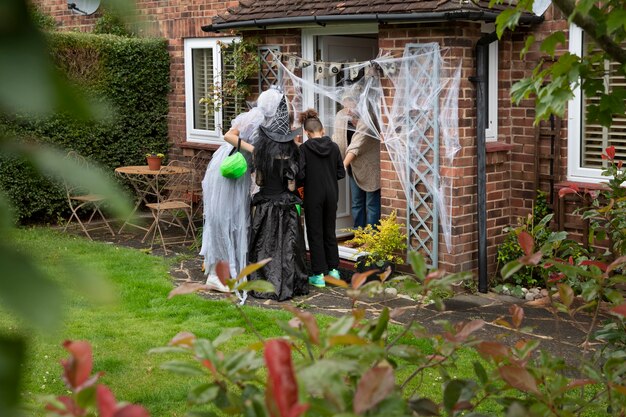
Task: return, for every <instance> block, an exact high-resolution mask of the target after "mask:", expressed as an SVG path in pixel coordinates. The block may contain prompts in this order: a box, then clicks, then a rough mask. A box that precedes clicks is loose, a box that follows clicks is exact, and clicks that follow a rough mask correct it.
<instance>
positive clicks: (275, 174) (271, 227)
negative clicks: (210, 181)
mask: <svg viewBox="0 0 626 417" xmlns="http://www.w3.org/2000/svg"><path fill="white" fill-rule="evenodd" d="M258 133H259V137H258V140H257V144H256V146H255V147H254V165H255V168H256V183H257V185H258V186H259V187H260V189H259V192H258V193H257V194H255V196H254V198H253V200H252V208H253V216H252V224H251V230H250V241H249V242H250V245H249V250H248V260H249V262H251V263H253V262H258V261H260V260H262V259H265V258H272V260H271V261H270V262H269V263H268V264H267V265H265V266H264V267H263V268H261V269H260V270H258V271H257V272H255V273H254V274H252V275H251V276H250V279H251V280H255V279H265V280H267V281H269V282H271V283H272V284H273V285H274V287H275V293H258V292H251V295H252V296H253V297H257V298H270V299H274V300H278V301H284V300H288V299H290V298H292V297H294V296H299V295H306V294H308V292H309V290H308V281H307V273H306V265H305V260H304V259H305V246H304V236H303V233H302V226H301V224H300V207H301V204H302V200H301V199H300V197H298V196H297V195H296V194H295V193H294V191H295V190H296V180H297V179H300V178H301V177H302V173H301V170H300V153H299V151H298V146H297V145H296V143H295V142H294V139H295V137H296V135H297V134H298V133H299V130H296V131H291V129H290V120H289V111H288V109H287V102H286V99H285V97H284V96H283V100H282V101H281V103H280V105H279V107H278V110H277V114H276V116H275V118H274V122H273V123H272V124H271V125H269V126H267V127H265V126H260V127H259V132H258Z"/></svg>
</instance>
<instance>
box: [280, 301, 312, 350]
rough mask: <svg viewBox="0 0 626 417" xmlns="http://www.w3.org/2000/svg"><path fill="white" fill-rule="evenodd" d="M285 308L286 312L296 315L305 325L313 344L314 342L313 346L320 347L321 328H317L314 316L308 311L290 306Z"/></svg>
mask: <svg viewBox="0 0 626 417" xmlns="http://www.w3.org/2000/svg"><path fill="white" fill-rule="evenodd" d="M284 308H285V310H288V311H290V312H291V313H293V314H295V315H296V317H298V318H299V319H300V321H301V322H302V324H304V328H305V329H306V332H307V334H308V335H309V338H310V339H311V342H313V344H315V345H319V344H320V329H319V327H317V321H316V320H315V316H313V314H311V313H309V312H308V311H302V310H299V309H297V308H295V307H293V306H290V305H286V306H285V307H284Z"/></svg>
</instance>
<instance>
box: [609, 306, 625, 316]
mask: <svg viewBox="0 0 626 417" xmlns="http://www.w3.org/2000/svg"><path fill="white" fill-rule="evenodd" d="M609 311H610V312H611V313H613V314H617V315H620V316H622V317H626V303H624V304H621V305H618V306H616V307H613V308H612V309H611V310H609Z"/></svg>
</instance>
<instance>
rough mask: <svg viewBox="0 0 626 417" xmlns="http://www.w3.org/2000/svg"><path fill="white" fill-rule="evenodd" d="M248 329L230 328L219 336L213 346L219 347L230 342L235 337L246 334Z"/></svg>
mask: <svg viewBox="0 0 626 417" xmlns="http://www.w3.org/2000/svg"><path fill="white" fill-rule="evenodd" d="M245 332H246V329H244V328H243V327H229V328H227V329H224V330H222V331H221V333H220V334H219V336H217V337H216V338H215V339H214V340H213V346H215V347H218V346H220V345H221V344H222V343H225V342H227V341H229V340H230V339H231V338H232V337H233V336H239V335H240V334H244V333H245Z"/></svg>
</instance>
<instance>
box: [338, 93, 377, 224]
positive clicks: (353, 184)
mask: <svg viewBox="0 0 626 417" xmlns="http://www.w3.org/2000/svg"><path fill="white" fill-rule="evenodd" d="M342 104H343V106H344V108H343V109H341V110H340V111H339V112H338V113H337V115H336V116H335V133H334V135H333V141H334V142H336V143H337V145H339V149H340V150H341V154H342V157H343V164H344V167H345V169H346V172H347V173H348V181H349V183H350V194H351V203H352V209H351V213H352V221H353V225H354V227H355V228H356V227H365V226H366V225H368V224H371V225H372V226H374V225H376V224H378V222H379V220H380V141H379V140H378V139H376V133H375V132H374V131H373V129H371V128H370V127H368V126H367V124H366V123H365V122H364V121H363V120H361V119H360V118H359V117H358V115H357V113H356V111H355V110H356V98H354V97H353V96H350V95H346V96H344V98H343V100H342Z"/></svg>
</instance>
